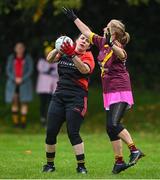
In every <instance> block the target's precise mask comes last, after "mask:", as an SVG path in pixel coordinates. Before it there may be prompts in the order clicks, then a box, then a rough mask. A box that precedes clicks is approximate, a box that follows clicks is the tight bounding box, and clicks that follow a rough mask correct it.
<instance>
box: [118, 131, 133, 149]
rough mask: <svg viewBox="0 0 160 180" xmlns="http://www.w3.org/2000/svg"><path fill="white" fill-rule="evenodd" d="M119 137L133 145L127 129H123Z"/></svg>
mask: <svg viewBox="0 0 160 180" xmlns="http://www.w3.org/2000/svg"><path fill="white" fill-rule="evenodd" d="M118 136H119V137H120V138H121V139H122V140H123V141H124V142H125V143H126V144H127V145H129V144H132V143H133V140H132V137H131V135H130V134H129V132H128V131H127V129H123V130H122V131H121V132H120V133H119V134H118Z"/></svg>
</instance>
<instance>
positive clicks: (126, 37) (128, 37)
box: [121, 32, 130, 46]
mask: <svg viewBox="0 0 160 180" xmlns="http://www.w3.org/2000/svg"><path fill="white" fill-rule="evenodd" d="M129 41H130V35H129V33H128V32H125V33H124V36H123V37H122V39H121V43H122V45H124V46H125V45H126V44H128V42H129Z"/></svg>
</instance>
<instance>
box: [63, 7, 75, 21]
mask: <svg viewBox="0 0 160 180" xmlns="http://www.w3.org/2000/svg"><path fill="white" fill-rule="evenodd" d="M62 11H63V13H64V14H65V15H66V16H67V17H68V18H69V19H71V20H72V21H75V20H76V19H77V16H76V14H75V13H74V12H73V10H72V9H68V8H65V7H62Z"/></svg>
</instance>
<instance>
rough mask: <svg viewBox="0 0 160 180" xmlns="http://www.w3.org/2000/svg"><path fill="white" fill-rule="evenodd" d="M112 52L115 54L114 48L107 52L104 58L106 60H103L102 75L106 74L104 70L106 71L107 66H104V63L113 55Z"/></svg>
mask: <svg viewBox="0 0 160 180" xmlns="http://www.w3.org/2000/svg"><path fill="white" fill-rule="evenodd" d="M112 54H113V50H111V51H110V52H109V54H107V55H106V56H105V58H104V60H103V62H102V64H101V65H102V66H101V76H103V75H104V71H105V68H104V65H105V63H106V62H107V61H108V60H109V58H110V57H111V56H112Z"/></svg>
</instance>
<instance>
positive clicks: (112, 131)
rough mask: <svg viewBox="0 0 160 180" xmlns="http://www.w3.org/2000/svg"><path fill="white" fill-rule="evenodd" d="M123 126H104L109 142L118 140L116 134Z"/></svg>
mask: <svg viewBox="0 0 160 180" xmlns="http://www.w3.org/2000/svg"><path fill="white" fill-rule="evenodd" d="M123 129H124V128H123V126H122V125H120V124H119V125H113V124H108V125H107V126H106V131H107V134H108V136H109V138H110V140H111V141H116V140H118V139H120V138H119V137H118V134H119V133H120V132H121V131H122V130H123Z"/></svg>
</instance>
